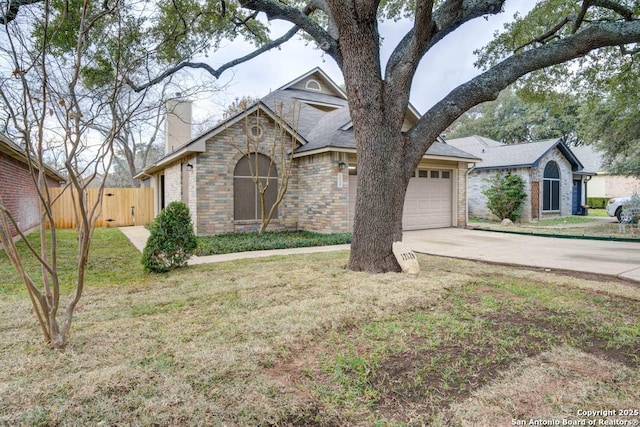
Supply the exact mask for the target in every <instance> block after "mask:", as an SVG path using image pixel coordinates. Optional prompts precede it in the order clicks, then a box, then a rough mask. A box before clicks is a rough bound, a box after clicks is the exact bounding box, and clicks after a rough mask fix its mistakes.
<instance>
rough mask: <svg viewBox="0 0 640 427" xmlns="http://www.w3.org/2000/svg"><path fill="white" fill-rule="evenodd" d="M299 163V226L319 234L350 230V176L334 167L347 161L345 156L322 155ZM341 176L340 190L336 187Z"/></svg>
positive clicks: (304, 158) (310, 157)
mask: <svg viewBox="0 0 640 427" xmlns="http://www.w3.org/2000/svg"><path fill="white" fill-rule="evenodd" d="M299 160H300V163H299V164H298V183H299V184H298V185H299V187H300V189H302V191H300V194H299V202H298V224H299V227H300V228H301V229H304V230H310V231H318V232H321V233H339V232H347V231H349V175H348V173H347V171H340V170H339V168H338V166H337V164H338V162H339V161H343V162H345V163H346V162H347V158H346V155H344V154H341V153H322V154H316V155H313V156H307V157H303V158H301V159H299ZM340 173H342V188H339V185H338V174H340Z"/></svg>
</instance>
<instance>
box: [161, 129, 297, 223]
mask: <svg viewBox="0 0 640 427" xmlns="http://www.w3.org/2000/svg"><path fill="white" fill-rule="evenodd" d="M260 125H261V126H262V128H263V135H264V137H263V138H262V140H261V143H260V146H259V152H260V153H262V154H264V155H267V156H271V145H272V144H273V141H274V138H275V135H276V132H277V131H276V129H275V126H274V124H273V122H271V121H268V120H266V119H264V118H262V119H261V120H260ZM245 138H246V136H245V123H244V121H241V122H239V123H236V124H235V125H233V126H231V127H229V128H228V129H225V130H224V131H222V132H220V133H219V134H217V135H215V136H214V137H213V138H212V139H210V140H208V141H207V142H206V145H207V149H206V152H204V153H201V154H199V155H198V157H197V161H196V165H195V168H194V175H195V177H196V178H195V186H196V188H195V197H190V202H191V203H195V208H196V229H197V232H198V234H199V235H213V234H221V233H231V232H236V231H253V230H257V229H258V228H259V226H260V221H259V220H256V221H235V220H234V218H233V173H234V169H235V166H236V164H237V162H238V161H239V160H240V159H241V158H242V157H243V154H242V153H241V152H240V151H239V150H238V149H236V148H235V147H234V145H239V144H242V143H243V142H244V141H246V139H245ZM276 151H277V150H276ZM275 157H276V162H277V163H276V164H277V166H278V169H280V167H281V165H282V163H281V161H280V159H279V155H278V154H277V153H276V155H275ZM294 166H295V161H294ZM165 179H166V178H165ZM297 186H298V184H297V173H296V170H295V168H294V170H293V171H292V177H291V178H290V181H289V188H288V191H287V194H286V195H285V198H284V200H283V201H282V203H281V204H280V205H279V206H278V218H276V219H273V220H272V221H271V223H270V224H269V230H276V229H283V228H293V229H295V228H297V226H298V220H297V194H296V193H297V191H296V190H297V188H298V187H297Z"/></svg>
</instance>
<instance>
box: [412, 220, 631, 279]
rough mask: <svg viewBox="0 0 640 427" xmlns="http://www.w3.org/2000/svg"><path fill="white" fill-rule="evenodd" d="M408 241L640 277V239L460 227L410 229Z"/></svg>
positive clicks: (458, 254) (439, 250)
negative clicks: (574, 236) (608, 239)
mask: <svg viewBox="0 0 640 427" xmlns="http://www.w3.org/2000/svg"><path fill="white" fill-rule="evenodd" d="M402 240H403V241H404V242H405V243H406V244H407V245H409V247H410V248H412V249H413V250H414V251H415V252H420V253H424V254H431V255H442V256H449V257H454V258H465V259H474V260H479V261H489V262H496V263H501V264H513V265H523V266H531V267H541V268H549V269H552V270H553V269H559V270H573V271H582V272H588V273H597V274H606V275H610V276H617V277H620V278H624V279H631V280H635V281H638V282H640V243H631V242H613V241H606V240H586V239H556V238H551V237H537V236H527V235H521V234H509V233H495V232H490V231H479V230H467V229H459V228H442V229H435V230H419V231H408V232H405V233H404V235H403V239H402Z"/></svg>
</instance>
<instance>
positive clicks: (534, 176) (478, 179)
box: [468, 148, 573, 222]
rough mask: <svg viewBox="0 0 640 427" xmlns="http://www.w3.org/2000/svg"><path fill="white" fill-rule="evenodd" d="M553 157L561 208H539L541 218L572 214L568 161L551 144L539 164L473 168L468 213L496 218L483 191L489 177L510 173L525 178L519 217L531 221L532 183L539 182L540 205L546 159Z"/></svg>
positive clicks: (550, 159)
mask: <svg viewBox="0 0 640 427" xmlns="http://www.w3.org/2000/svg"><path fill="white" fill-rule="evenodd" d="M550 161H555V162H556V163H557V164H558V168H559V169H560V210H559V211H550V212H545V211H542V212H541V217H540V218H542V219H544V218H551V217H557V216H570V215H571V214H572V205H571V204H572V197H573V172H572V170H571V164H570V163H569V161H568V160H567V158H566V157H565V156H564V155H563V154H562V153H561V152H560V150H559V149H558V148H554V149H553V150H552V151H551V152H550V153H548V154H547V155H546V156H545V157H544V158H543V159H542V160H541V161H540V162H539V166H538V167H534V168H514V169H503V170H499V171H496V170H476V171H473V172H472V173H471V174H470V175H469V182H468V186H469V188H468V191H469V215H470V216H473V217H476V218H485V219H494V220H495V219H496V217H495V216H494V215H493V214H492V213H491V212H490V211H489V209H488V208H487V198H486V196H485V195H484V194H483V193H482V192H483V191H484V190H486V189H487V188H489V186H490V184H489V182H488V181H489V179H490V178H491V177H492V176H494V175H495V174H497V173H502V174H505V173H508V172H510V173H512V174H517V175H519V176H521V177H522V179H523V181H524V188H525V192H526V193H527V198H526V199H525V201H524V204H523V207H522V213H521V215H520V220H521V221H524V222H528V221H531V220H532V219H533V218H535V217H536V216H537V215H535V214H533V215H532V212H531V206H532V203H531V183H532V182H533V181H539V182H540V192H541V194H540V198H541V199H540V201H539V204H538V205H539V206H540V208H541V209H542V188H543V185H542V182H543V179H544V168H545V166H546V165H547V163H548V162H550Z"/></svg>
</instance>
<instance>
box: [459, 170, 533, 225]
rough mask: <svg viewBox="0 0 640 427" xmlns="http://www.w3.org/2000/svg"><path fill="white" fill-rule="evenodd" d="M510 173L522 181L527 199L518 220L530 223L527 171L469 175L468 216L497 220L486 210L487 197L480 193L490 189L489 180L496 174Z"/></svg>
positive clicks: (529, 185) (529, 191)
mask: <svg viewBox="0 0 640 427" xmlns="http://www.w3.org/2000/svg"><path fill="white" fill-rule="evenodd" d="M507 172H511V173H512V174H514V175H519V176H521V177H522V179H523V180H524V189H525V192H526V193H527V198H526V199H525V201H524V204H523V207H522V211H521V215H520V220H521V221H531V177H530V173H529V169H524V168H520V169H506V170H501V171H495V170H480V171H473V172H471V174H469V184H468V185H469V189H468V191H469V216H472V217H476V218H485V219H491V220H497V219H498V218H497V217H496V216H495V215H494V214H492V213H491V211H490V210H489V209H488V208H487V201H488V200H487V197H486V196H485V195H484V194H483V193H482V192H483V191H484V190H486V189H487V188H489V187H490V185H491V184H490V183H489V180H490V179H491V178H492V177H493V176H495V175H496V174H497V173H501V174H505V173H507Z"/></svg>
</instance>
